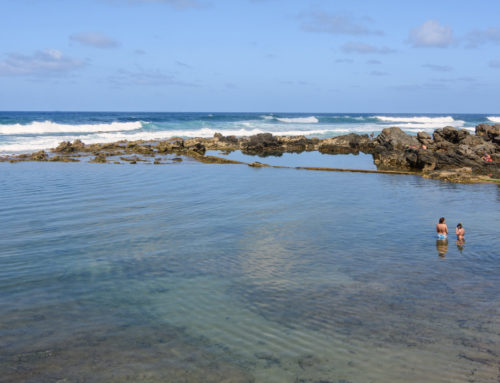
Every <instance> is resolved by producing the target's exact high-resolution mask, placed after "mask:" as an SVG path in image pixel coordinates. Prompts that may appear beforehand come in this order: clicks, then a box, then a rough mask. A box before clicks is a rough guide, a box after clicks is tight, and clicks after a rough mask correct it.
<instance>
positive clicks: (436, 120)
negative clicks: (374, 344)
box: [375, 116, 455, 124]
mask: <svg viewBox="0 0 500 383" xmlns="http://www.w3.org/2000/svg"><path fill="white" fill-rule="evenodd" d="M375 118H376V119H378V120H380V121H384V122H416V123H419V124H427V123H443V124H447V123H452V122H454V121H455V119H454V118H453V117H451V116H446V117H425V116H422V117H416V116H415V117H393V116H375Z"/></svg>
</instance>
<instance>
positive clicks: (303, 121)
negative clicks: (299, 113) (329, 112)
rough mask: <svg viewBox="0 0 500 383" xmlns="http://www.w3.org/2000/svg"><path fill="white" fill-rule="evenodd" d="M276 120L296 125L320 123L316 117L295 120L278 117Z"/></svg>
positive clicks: (295, 118)
mask: <svg viewBox="0 0 500 383" xmlns="http://www.w3.org/2000/svg"><path fill="white" fill-rule="evenodd" d="M276 120H277V121H280V122H286V123H295V124H316V123H317V122H319V120H318V119H317V118H316V117H314V116H311V117H293V118H287V117H282V118H278V117H276Z"/></svg>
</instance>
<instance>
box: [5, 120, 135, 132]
mask: <svg viewBox="0 0 500 383" xmlns="http://www.w3.org/2000/svg"><path fill="white" fill-rule="evenodd" d="M141 128H142V122H141V121H133V122H116V121H115V122H111V123H109V124H79V125H71V124H59V123H56V122H52V121H43V122H41V121H33V122H32V123H30V124H24V125H23V124H12V125H0V134H9V135H16V134H47V133H94V132H119V131H129V130H137V129H141Z"/></svg>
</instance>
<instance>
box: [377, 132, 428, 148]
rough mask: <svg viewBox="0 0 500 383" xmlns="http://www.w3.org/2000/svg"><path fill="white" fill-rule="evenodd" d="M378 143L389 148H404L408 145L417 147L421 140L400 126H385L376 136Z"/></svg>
mask: <svg viewBox="0 0 500 383" xmlns="http://www.w3.org/2000/svg"><path fill="white" fill-rule="evenodd" d="M375 143H376V144H377V145H381V146H384V147H385V148H386V149H387V150H389V151H392V150H403V149H405V148H407V147H412V146H414V147H417V146H418V145H419V142H418V140H417V138H416V137H414V136H410V135H408V134H406V133H405V132H403V131H402V130H401V129H400V128H385V129H384V130H382V132H381V133H380V134H379V135H378V136H377V138H375Z"/></svg>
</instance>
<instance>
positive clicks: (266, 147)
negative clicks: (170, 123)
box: [0, 124, 500, 183]
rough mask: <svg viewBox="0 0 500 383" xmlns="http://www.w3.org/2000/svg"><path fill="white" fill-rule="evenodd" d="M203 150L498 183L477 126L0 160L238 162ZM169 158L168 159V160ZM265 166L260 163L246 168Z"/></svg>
mask: <svg viewBox="0 0 500 383" xmlns="http://www.w3.org/2000/svg"><path fill="white" fill-rule="evenodd" d="M207 150H217V151H220V152H222V154H225V153H226V154H227V153H230V152H232V151H236V150H240V151H241V152H242V153H243V154H248V155H257V156H259V157H267V156H281V155H282V154H283V153H301V152H304V151H318V152H320V153H323V154H332V155H334V154H358V153H360V152H362V153H366V154H371V155H372V156H373V160H374V163H375V165H376V166H377V170H376V171H364V172H380V173H401V174H408V173H411V174H419V175H422V176H423V177H427V178H436V179H443V180H447V181H450V182H458V183H474V182H488V181H489V182H498V179H500V166H499V164H500V124H495V125H489V124H481V125H478V126H476V129H475V134H471V133H470V132H469V131H467V130H465V129H456V128H453V127H449V126H448V127H445V128H442V129H436V130H435V131H434V133H433V134H432V135H430V134H428V133H426V132H419V133H418V134H417V136H410V135H408V134H406V133H404V132H403V131H402V130H401V129H400V128H397V127H393V128H386V129H384V130H383V131H382V132H381V133H380V134H379V135H378V136H376V137H370V136H368V135H366V134H364V135H358V134H354V133H351V134H347V135H343V136H338V137H332V138H326V139H318V138H306V137H304V136H284V137H282V136H273V135H272V134H270V133H263V134H258V135H255V136H250V137H235V136H223V135H222V134H220V133H216V134H215V135H214V137H212V138H190V139H182V138H178V137H174V138H170V139H168V140H162V141H142V140H141V141H118V142H113V143H105V144H91V145H86V144H84V143H83V142H82V141H80V140H76V141H74V142H73V143H71V142H61V143H60V144H59V146H58V147H57V148H54V149H51V150H50V151H49V152H45V151H39V152H36V153H30V154H19V155H10V156H2V157H0V161H1V162H6V161H8V162H20V161H63V162H76V161H80V160H81V159H82V158H89V160H90V162H95V163H131V164H135V163H137V162H147V163H153V164H158V165H159V164H167V163H173V162H180V161H182V158H183V157H189V158H193V159H194V160H196V161H200V162H204V163H221V164H222V163H227V164H229V163H231V164H234V163H236V164H244V163H243V162H239V161H233V160H229V159H227V158H224V157H219V156H208V155H205V153H206V151H207ZM169 156H170V157H169ZM248 165H250V166H254V167H261V166H268V165H265V164H263V163H261V162H254V163H251V164H248ZM299 169H306V170H326V171H363V170H347V169H332V168H311V167H300V168H299Z"/></svg>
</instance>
